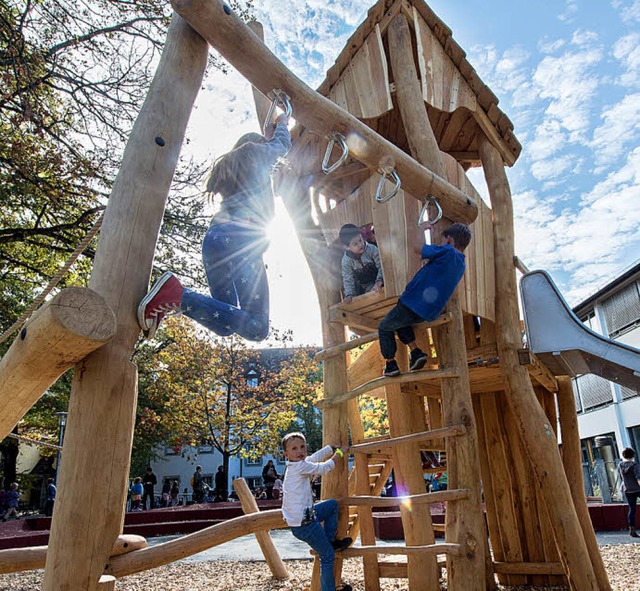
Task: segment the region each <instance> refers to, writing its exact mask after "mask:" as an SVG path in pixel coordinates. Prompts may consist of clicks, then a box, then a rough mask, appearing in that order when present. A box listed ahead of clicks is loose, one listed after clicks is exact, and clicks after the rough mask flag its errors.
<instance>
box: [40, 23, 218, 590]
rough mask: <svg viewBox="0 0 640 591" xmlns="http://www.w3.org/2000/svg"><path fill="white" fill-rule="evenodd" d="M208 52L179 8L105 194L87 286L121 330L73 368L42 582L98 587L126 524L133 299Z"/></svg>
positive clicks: (149, 259) (143, 287)
mask: <svg viewBox="0 0 640 591" xmlns="http://www.w3.org/2000/svg"><path fill="white" fill-rule="evenodd" d="M207 55H208V47H207V44H206V43H205V42H204V40H203V39H202V38H201V37H200V36H199V35H197V34H196V33H195V32H194V31H193V29H191V27H189V26H188V25H187V24H186V23H185V22H184V21H183V20H182V18H181V17H179V16H177V15H175V16H174V18H173V19H172V22H171V25H170V26H169V31H168V34H167V40H166V43H165V46H164V50H163V52H162V56H161V58H160V62H159V64H158V69H157V71H156V75H155V77H154V79H153V82H152V83H151V87H150V89H149V93H148V95H147V98H146V100H145V102H144V105H143V106H142V109H141V111H140V114H139V115H138V118H137V120H136V123H135V125H134V127H133V129H132V131H131V134H130V136H129V141H128V142H127V146H126V148H125V152H124V155H123V164H122V167H121V169H120V172H119V173H118V176H117V177H116V180H115V181H114V184H113V188H112V191H111V196H110V197H109V203H108V206H107V210H106V212H105V217H104V222H103V225H102V230H101V233H100V241H99V243H98V250H97V253H96V259H95V264H94V269H93V273H92V275H91V282H90V285H89V287H91V288H92V289H94V290H95V291H97V292H98V293H99V294H100V295H102V297H104V299H105V301H106V302H107V304H108V305H110V306H111V308H112V309H113V310H114V312H115V313H116V318H117V320H116V325H117V332H116V336H115V337H114V338H113V339H111V341H109V343H108V344H107V345H105V346H103V347H101V348H100V349H99V350H98V351H96V352H94V353H92V354H91V355H90V356H89V357H87V358H86V359H85V360H84V361H83V362H82V364H81V365H80V366H78V367H77V368H76V371H75V374H74V383H73V386H72V390H71V400H70V405H69V417H68V421H67V429H66V432H65V441H64V449H63V452H62V454H63V457H64V461H63V462H62V465H61V469H60V474H59V487H58V491H59V496H58V498H57V499H56V509H55V512H54V514H53V523H52V527H51V536H50V538H49V552H48V553H47V564H46V567H45V575H44V582H43V590H44V591H58V590H63V589H64V590H67V589H74V590H76V589H83V590H84V591H96V589H97V588H98V581H99V579H100V576H101V575H102V574H103V571H104V565H105V564H106V563H107V561H108V560H109V555H110V552H111V548H112V547H113V544H114V542H115V540H116V538H117V537H118V535H119V534H120V533H122V524H123V522H124V510H125V501H126V490H127V481H128V476H129V466H130V459H131V444H132V441H133V430H134V424H135V413H136V401H137V370H136V367H135V366H134V365H133V364H132V363H131V362H130V359H131V354H132V352H133V348H134V346H135V343H136V341H137V340H138V337H139V335H140V327H139V326H138V322H137V319H136V308H137V306H138V302H140V300H141V299H142V297H143V296H144V294H145V293H146V291H147V289H148V285H149V278H150V275H151V269H152V266H153V256H154V252H155V243H156V241H157V237H158V234H159V230H160V226H161V224H162V216H163V213H164V207H165V202H166V199H167V195H168V193H169V189H170V186H171V181H172V179H173V174H174V171H175V167H176V164H177V161H178V157H179V155H180V149H181V147H182V141H183V138H184V134H185V129H186V126H187V122H188V120H189V115H190V114H191V109H192V107H193V102H194V100H195V97H196V95H197V93H198V91H199V90H200V86H201V84H202V77H203V74H204V70H205V68H206V64H207ZM144 551H145V550H140V552H144ZM132 554H135V552H134V553H132Z"/></svg>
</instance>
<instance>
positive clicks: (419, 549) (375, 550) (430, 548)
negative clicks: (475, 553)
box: [341, 543, 463, 558]
mask: <svg viewBox="0 0 640 591" xmlns="http://www.w3.org/2000/svg"><path fill="white" fill-rule="evenodd" d="M462 552H463V550H462V547H461V546H460V544H449V543H444V544H425V545H423V546H360V547H358V548H353V547H351V548H347V549H346V550H342V552H341V554H342V555H343V556H344V557H345V558H352V557H355V556H367V555H371V554H394V555H398V554H399V555H405V556H414V555H417V556H424V555H425V554H426V555H429V556H435V555H436V554H447V555H449V556H460V555H461V554H462Z"/></svg>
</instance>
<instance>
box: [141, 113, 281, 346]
mask: <svg viewBox="0 0 640 591" xmlns="http://www.w3.org/2000/svg"><path fill="white" fill-rule="evenodd" d="M287 123H288V117H287V115H286V114H282V115H279V116H278V117H277V118H276V120H275V129H274V131H273V135H272V136H271V137H270V138H269V139H267V138H266V137H263V136H262V135H260V134H258V133H247V134H245V135H243V136H242V137H241V138H240V139H239V140H238V141H237V142H236V145H235V146H234V147H233V150H231V152H229V153H227V154H225V155H224V156H222V157H221V158H220V159H218V160H217V161H216V163H215V164H214V166H213V170H212V171H211V176H210V177H209V181H208V182H207V192H208V193H209V194H210V195H211V196H213V195H216V194H219V195H220V196H221V197H222V203H221V205H220V211H219V212H218V213H217V214H216V215H215V216H214V217H213V219H212V221H211V225H210V226H209V230H208V231H207V233H206V235H205V237H204V242H203V244H202V260H203V262H204V269H205V272H206V274H207V282H208V284H209V291H210V292H211V297H209V296H206V295H202V294H199V293H196V292H195V291H192V290H190V289H188V288H185V287H183V286H182V284H181V283H180V281H179V280H178V278H177V277H176V276H175V275H173V273H171V272H168V271H167V272H166V273H164V275H162V277H160V279H158V281H157V282H156V283H155V285H154V286H153V287H152V288H151V290H150V291H149V293H148V294H147V295H146V296H145V297H144V298H143V300H142V301H141V302H140V305H139V306H138V323H139V324H140V327H141V328H142V330H143V331H145V332H146V333H147V336H148V337H149V338H153V336H154V335H155V332H156V330H157V329H158V326H159V325H160V323H161V322H162V319H163V318H164V317H165V316H166V315H167V314H177V313H182V314H185V315H186V316H188V317H189V318H192V319H193V320H195V321H196V322H198V323H200V324H202V325H203V326H205V327H206V328H208V329H209V330H212V331H213V332H215V333H216V334H218V335H221V336H229V335H231V334H233V333H236V334H238V335H240V336H241V337H243V338H245V339H248V340H251V341H262V340H264V339H266V338H267V335H268V334H269V284H268V282H267V273H266V270H265V266H264V262H263V260H262V255H263V254H264V253H265V251H266V250H267V246H268V239H267V236H266V227H267V224H268V223H269V222H270V221H271V220H272V219H273V217H274V214H275V204H274V197H273V190H272V187H271V177H270V172H271V169H272V167H273V165H274V164H275V163H276V162H277V161H278V160H279V159H280V158H283V157H284V156H285V155H286V154H287V152H288V151H289V150H290V149H291V136H290V134H289V129H288V127H287Z"/></svg>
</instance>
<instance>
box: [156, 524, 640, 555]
mask: <svg viewBox="0 0 640 591" xmlns="http://www.w3.org/2000/svg"><path fill="white" fill-rule="evenodd" d="M178 537H180V536H167V537H158V538H150V539H149V540H148V542H149V545H150V546H155V545H156V544H160V543H162V542H166V541H168V540H173V539H175V538H178ZM596 537H597V539H598V543H599V544H601V545H604V544H640V539H638V538H635V539H634V538H632V537H630V536H629V534H628V533H626V532H600V533H596ZM271 538H272V539H273V541H274V543H275V545H276V548H277V549H278V552H280V556H282V558H283V559H284V560H300V559H304V558H309V559H310V558H311V556H310V554H309V548H308V547H307V546H306V545H305V544H303V543H302V542H299V541H298V540H296V539H295V538H294V537H293V536H292V535H291V532H290V531H289V530H286V529H279V530H274V531H272V532H271ZM439 541H442V540H439ZM396 544H400V545H403V544H404V540H401V541H392V540H386V541H384V540H379V541H378V545H380V546H384V545H396ZM358 545H359V543H358V542H356V544H355V546H358ZM212 560H237V561H244V562H255V561H262V560H264V557H263V555H262V551H261V550H260V546H259V545H258V542H257V541H256V538H255V536H254V535H248V536H243V537H242V538H237V539H236V540H232V541H231V542H227V543H226V544H223V545H221V546H216V547H215V548H210V549H209V550H205V551H204V552H200V554H195V555H194V556H189V557H187V558H185V559H183V562H209V561H212Z"/></svg>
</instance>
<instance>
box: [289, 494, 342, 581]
mask: <svg viewBox="0 0 640 591" xmlns="http://www.w3.org/2000/svg"><path fill="white" fill-rule="evenodd" d="M313 508H314V509H315V512H316V520H315V521H314V522H312V523H310V524H309V525H301V526H299V527H292V528H291V533H292V534H293V535H294V537H296V538H298V539H299V540H302V541H303V542H306V543H307V544H309V546H311V547H312V548H313V549H314V550H315V551H316V552H317V553H318V557H319V558H320V588H321V589H322V591H336V579H335V577H334V576H333V562H334V559H335V556H336V555H335V552H334V550H333V546H332V545H331V542H332V541H333V540H334V538H335V537H336V531H337V529H338V502H337V501H336V500H335V499H328V500H326V501H321V502H320V503H316V504H315V505H314V506H313ZM321 523H323V524H324V527H323V526H322V525H320V524H321Z"/></svg>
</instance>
